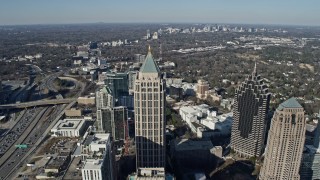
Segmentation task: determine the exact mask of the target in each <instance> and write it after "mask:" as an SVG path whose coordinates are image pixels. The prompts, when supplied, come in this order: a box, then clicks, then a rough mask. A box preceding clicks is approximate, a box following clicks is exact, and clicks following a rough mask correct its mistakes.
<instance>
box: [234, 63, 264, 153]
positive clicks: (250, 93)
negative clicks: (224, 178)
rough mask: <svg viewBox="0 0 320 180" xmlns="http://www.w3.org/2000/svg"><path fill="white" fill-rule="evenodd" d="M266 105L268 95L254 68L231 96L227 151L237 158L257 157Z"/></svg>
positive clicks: (261, 145)
mask: <svg viewBox="0 0 320 180" xmlns="http://www.w3.org/2000/svg"><path fill="white" fill-rule="evenodd" d="M269 102H270V93H269V92H268V88H267V86H266V85H265V84H264V83H263V80H262V79H261V77H260V75H258V74H257V71H256V65H255V68H254V71H253V72H252V74H251V75H249V76H248V77H247V78H246V80H245V81H244V82H243V83H242V84H241V85H240V86H239V87H238V89H237V90H236V93H235V100H234V109H233V124H232V133H231V147H232V149H233V150H234V151H235V152H236V153H238V154H239V155H240V156H243V157H254V156H256V157H258V156H261V154H262V151H263V147H264V146H263V144H264V139H265V132H266V122H267V113H268V110H269Z"/></svg>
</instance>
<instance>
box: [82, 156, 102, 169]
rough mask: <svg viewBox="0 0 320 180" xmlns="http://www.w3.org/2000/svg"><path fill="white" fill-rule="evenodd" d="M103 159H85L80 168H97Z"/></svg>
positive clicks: (99, 167)
mask: <svg viewBox="0 0 320 180" xmlns="http://www.w3.org/2000/svg"><path fill="white" fill-rule="evenodd" d="M102 163H103V159H87V160H86V161H85V162H84V166H83V168H82V169H84V170H98V169H101V166H102Z"/></svg>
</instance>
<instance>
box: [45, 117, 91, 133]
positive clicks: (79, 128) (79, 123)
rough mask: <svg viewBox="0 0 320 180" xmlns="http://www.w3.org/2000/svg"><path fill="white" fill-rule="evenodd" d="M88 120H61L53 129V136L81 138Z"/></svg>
mask: <svg viewBox="0 0 320 180" xmlns="http://www.w3.org/2000/svg"><path fill="white" fill-rule="evenodd" d="M85 127H86V119H64V120H59V121H58V122H57V124H56V125H55V126H54V127H53V128H52V129H51V132H52V133H53V136H67V137H79V136H82V135H83V133H84V132H85V130H86V128H85Z"/></svg>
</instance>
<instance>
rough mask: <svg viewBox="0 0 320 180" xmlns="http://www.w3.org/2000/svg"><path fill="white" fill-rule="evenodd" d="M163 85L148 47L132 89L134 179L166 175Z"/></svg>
mask: <svg viewBox="0 0 320 180" xmlns="http://www.w3.org/2000/svg"><path fill="white" fill-rule="evenodd" d="M164 110H165V82H164V80H163V78H162V76H161V73H160V70H159V67H158V65H157V64H156V63H155V61H154V59H153V56H152V54H151V50H150V47H149V52H148V55H147V57H146V59H145V62H144V63H143V65H142V67H141V69H140V71H139V72H138V74H137V76H136V80H135V87H134V111H135V140H136V165H137V176H138V177H139V176H144V177H146V176H147V177H162V178H163V177H164V175H165V162H166V154H165V113H164Z"/></svg>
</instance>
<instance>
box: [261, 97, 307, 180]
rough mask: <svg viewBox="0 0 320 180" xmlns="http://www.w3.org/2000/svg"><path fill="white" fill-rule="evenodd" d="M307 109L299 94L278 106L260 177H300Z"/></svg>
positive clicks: (267, 179) (274, 179) (272, 179)
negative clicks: (299, 98)
mask: <svg viewBox="0 0 320 180" xmlns="http://www.w3.org/2000/svg"><path fill="white" fill-rule="evenodd" d="M305 131H306V121H305V118H304V110H303V108H302V106H301V105H300V104H299V103H298V102H297V100H296V99H295V98H290V99H288V100H287V101H285V102H283V103H282V104H280V105H279V107H278V108H277V110H276V112H275V114H274V115H273V118H272V121H271V126H270V130H269V135H268V142H267V147H266V150H265V158H264V162H263V166H262V168H261V171H260V175H259V179H260V180H299V179H300V175H299V169H300V163H301V157H302V152H303V146H304V141H305Z"/></svg>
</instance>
